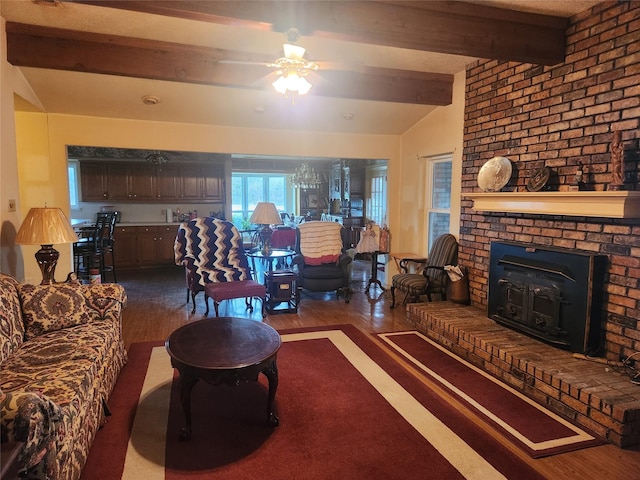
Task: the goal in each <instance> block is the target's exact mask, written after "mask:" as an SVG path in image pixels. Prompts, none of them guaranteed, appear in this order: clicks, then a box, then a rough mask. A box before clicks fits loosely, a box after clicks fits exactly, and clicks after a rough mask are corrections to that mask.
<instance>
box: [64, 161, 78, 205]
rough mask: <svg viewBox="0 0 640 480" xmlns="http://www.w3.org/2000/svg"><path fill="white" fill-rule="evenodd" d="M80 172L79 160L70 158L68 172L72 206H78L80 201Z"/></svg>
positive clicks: (70, 203)
mask: <svg viewBox="0 0 640 480" xmlns="http://www.w3.org/2000/svg"><path fill="white" fill-rule="evenodd" d="M79 172H80V169H79V165H78V161H77V160H69V163H68V165H67V174H68V176H69V205H70V206H71V208H78V203H79V202H80V195H79V191H80V189H79V188H78V185H79V183H80V177H79V176H78V173H79Z"/></svg>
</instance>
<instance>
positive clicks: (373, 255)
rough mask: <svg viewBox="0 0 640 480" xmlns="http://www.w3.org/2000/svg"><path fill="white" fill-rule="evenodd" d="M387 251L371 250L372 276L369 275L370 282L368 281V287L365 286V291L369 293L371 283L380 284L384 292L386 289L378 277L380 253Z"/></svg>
mask: <svg viewBox="0 0 640 480" xmlns="http://www.w3.org/2000/svg"><path fill="white" fill-rule="evenodd" d="M385 253H387V252H380V251H378V250H376V251H375V252H371V277H369V283H367V288H365V290H364V293H369V288H370V287H371V285H378V287H380V290H382V291H383V292H384V291H385V290H386V289H385V288H384V287H383V286H382V282H381V281H380V280H379V279H378V255H380V254H385Z"/></svg>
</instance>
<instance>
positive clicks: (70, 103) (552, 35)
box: [1, 0, 597, 134]
mask: <svg viewBox="0 0 640 480" xmlns="http://www.w3.org/2000/svg"><path fill="white" fill-rule="evenodd" d="M595 3H597V2H596V1H592V0H572V1H560V0H550V1H546V0H526V1H506V0H492V1H476V2H472V3H471V2H452V1H447V2H440V1H424V2H423V1H404V2H402V1H400V2H383V1H326V0H322V1H310V0H309V1H266V0H265V1H208V0H193V1H191V0H179V1H149V0H142V1H137V0H132V1H129V0H115V1H113V0H111V1H98V0H96V1H80V0H76V1H62V2H60V1H51V0H34V1H31V0H3V1H2V2H1V14H2V16H3V17H4V19H5V20H6V22H7V24H6V31H7V57H8V61H9V62H10V63H11V64H13V65H15V66H16V67H19V68H20V70H21V71H22V73H23V74H24V76H25V77H26V79H27V81H28V82H29V84H30V85H31V86H32V87H33V89H34V92H35V93H36V95H37V96H38V98H39V100H40V102H41V104H40V105H36V106H35V107H37V108H39V109H42V110H44V111H46V112H49V113H68V114H77V115H91V116H106V117H117V118H133V119H142V120H158V121H173V122H184V123H201V124H213V125H229V126H240V127H250V128H286V129H303V130H315V131H333V130H335V131H340V132H353V133H376V134H399V133H402V132H404V131H406V129H408V128H409V127H410V126H411V125H413V124H414V123H415V122H416V121H418V120H419V119H420V118H422V117H424V116H425V115H426V114H428V113H429V112H430V111H431V110H432V109H433V108H436V107H438V106H442V105H448V104H449V103H450V102H451V96H452V85H453V75H454V74H455V73H458V72H461V71H463V70H464V68H465V66H466V65H467V64H469V63H471V62H472V61H474V60H475V59H477V58H489V59H498V60H507V61H518V62H530V63H535V64H543V65H553V64H557V63H559V62H562V60H563V58H564V54H565V29H566V25H567V18H568V17H569V16H571V15H573V14H575V13H579V12H581V11H583V10H586V9H588V8H590V7H591V6H592V5H593V4H595ZM290 29H296V30H297V31H299V33H300V37H299V38H298V40H297V42H296V43H297V44H299V45H301V46H303V47H305V48H306V49H307V54H306V57H307V58H308V59H310V60H312V61H314V62H317V63H318V64H319V66H320V68H319V70H318V71H317V72H313V73H312V74H310V76H309V77H308V78H309V80H310V81H311V83H312V84H313V87H312V89H311V92H310V93H309V94H308V95H306V96H304V97H300V96H299V97H296V98H295V99H292V98H284V97H283V96H282V95H280V94H278V93H276V92H275V91H274V90H273V88H272V87H271V82H272V81H273V80H275V77H274V73H273V70H274V69H273V68H271V67H268V66H266V65H265V64H268V63H270V62H273V61H274V60H275V59H276V58H278V57H281V56H282V44H283V43H284V42H285V41H286V39H287V32H288V31H290ZM148 96H151V97H154V99H156V100H155V104H154V100H151V101H150V100H147V101H146V102H145V101H143V98H144V97H148ZM18 108H24V109H28V108H33V107H32V106H30V105H25V104H23V103H18Z"/></svg>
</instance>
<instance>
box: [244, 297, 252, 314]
mask: <svg viewBox="0 0 640 480" xmlns="http://www.w3.org/2000/svg"><path fill="white" fill-rule="evenodd" d="M252 302H253V298H251V297H245V298H244V303H245V304H246V305H247V310H249V313H253V303H252Z"/></svg>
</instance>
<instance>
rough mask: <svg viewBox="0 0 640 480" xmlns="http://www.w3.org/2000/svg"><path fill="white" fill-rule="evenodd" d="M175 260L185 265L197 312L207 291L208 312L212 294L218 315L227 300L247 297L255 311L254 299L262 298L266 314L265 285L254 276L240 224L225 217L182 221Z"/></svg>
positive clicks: (188, 290) (188, 288)
mask: <svg viewBox="0 0 640 480" xmlns="http://www.w3.org/2000/svg"><path fill="white" fill-rule="evenodd" d="M174 253H175V263H176V265H182V266H184V267H185V275H186V283H187V303H189V296H191V300H192V302H193V310H192V312H191V313H195V311H196V302H195V299H196V295H197V294H198V293H199V292H202V291H204V292H205V305H206V312H205V315H207V314H208V313H209V297H211V298H212V299H213V305H214V308H215V312H216V316H218V304H219V303H220V302H221V301H223V300H230V299H233V298H245V299H246V300H247V302H246V303H247V309H249V310H251V311H253V306H252V305H251V301H250V299H251V298H253V297H257V298H260V299H261V300H262V311H263V316H264V297H265V287H264V285H261V284H260V283H258V282H256V281H254V280H252V279H251V273H250V270H249V262H248V260H247V256H246V254H245V250H244V246H243V242H242V235H241V234H240V231H239V230H238V229H237V228H236V226H235V225H234V224H233V223H231V222H227V221H225V220H220V219H217V218H213V217H201V218H195V219H193V220H189V221H188V222H185V223H182V224H181V225H180V227H178V234H177V236H176V240H175V243H174Z"/></svg>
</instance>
